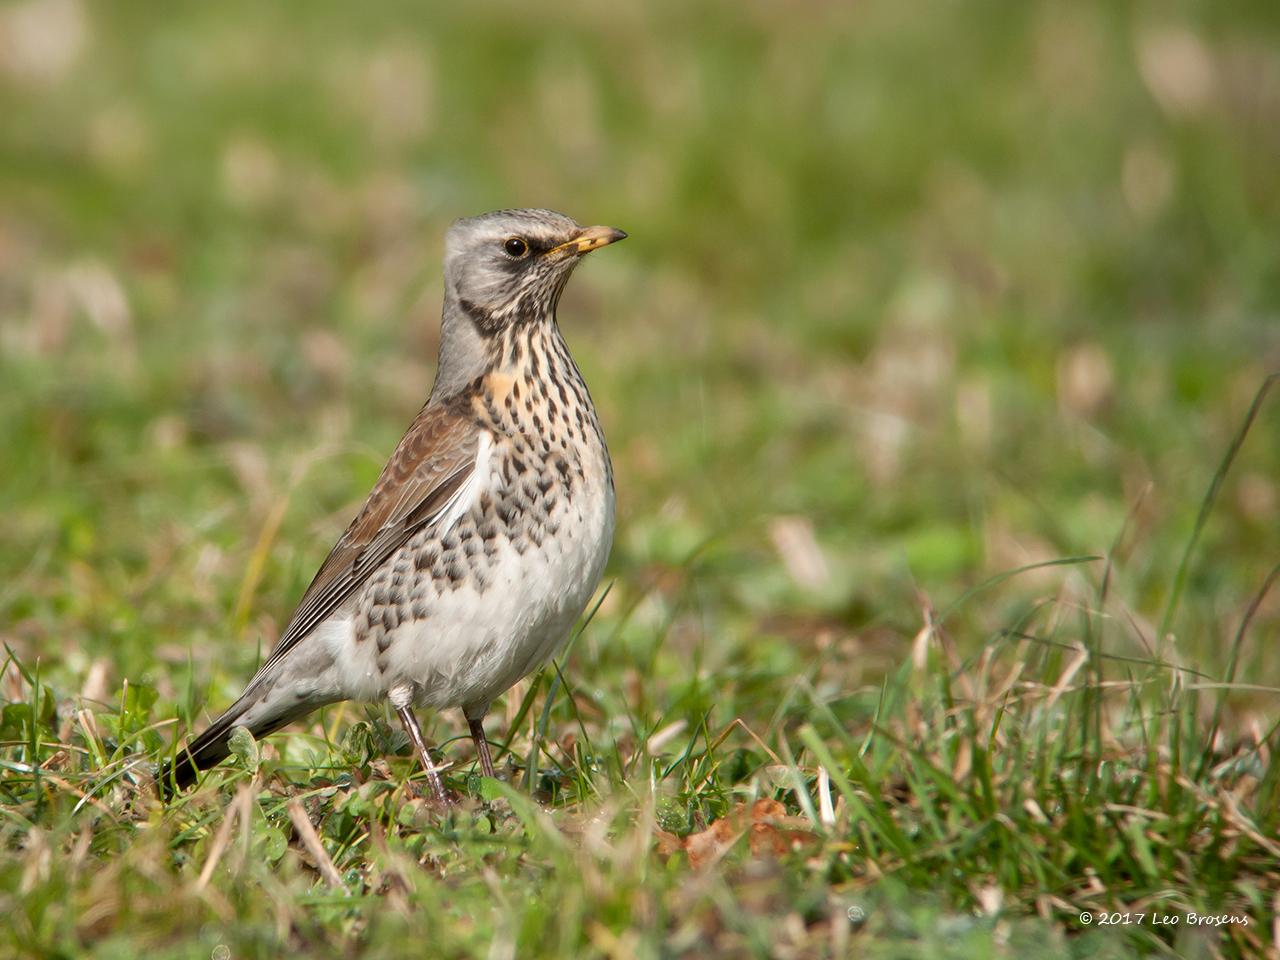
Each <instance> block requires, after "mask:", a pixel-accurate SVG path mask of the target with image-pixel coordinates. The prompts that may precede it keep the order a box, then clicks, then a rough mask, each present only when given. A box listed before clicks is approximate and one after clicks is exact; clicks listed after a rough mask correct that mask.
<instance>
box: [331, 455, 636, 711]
mask: <svg viewBox="0 0 1280 960" xmlns="http://www.w3.org/2000/svg"><path fill="white" fill-rule="evenodd" d="M491 481H493V482H496V479H495V478H491ZM478 489H483V485H482V486H481V487H480V488H478ZM490 489H492V487H490ZM573 493H574V495H573V496H572V497H565V496H560V497H559V498H558V500H557V503H556V506H555V507H554V508H553V509H552V510H551V511H550V512H549V515H548V520H549V521H550V523H552V524H553V525H554V526H555V527H556V531H555V533H554V534H549V535H547V536H545V537H544V538H543V539H542V542H541V543H540V544H539V545H536V546H535V545H533V544H530V545H528V546H527V547H526V549H525V550H524V552H523V553H517V552H516V550H515V549H514V548H513V547H512V546H511V544H510V542H500V543H499V544H498V549H496V550H495V552H494V555H493V557H492V558H491V560H490V561H489V563H488V565H487V568H486V570H485V577H484V582H483V584H480V583H478V582H477V581H476V580H475V579H467V578H464V579H463V580H462V581H461V582H459V583H456V584H451V583H440V582H429V583H427V584H425V586H424V587H420V588H418V589H419V590H420V591H421V598H420V600H419V602H418V603H417V604H410V605H409V606H410V608H416V610H417V611H418V612H420V613H424V614H425V616H421V617H418V616H409V617H406V618H403V619H402V622H400V623H399V625H398V626H397V627H395V629H393V630H390V631H388V632H387V634H386V637H385V640H384V642H383V644H382V647H383V649H382V650H381V651H379V648H378V645H377V644H375V643H373V642H370V641H364V642H360V641H357V640H356V637H355V631H354V630H353V629H352V623H353V621H352V619H351V618H349V617H343V618H339V619H336V620H331V621H329V622H328V623H326V624H324V625H323V626H322V627H321V628H320V630H318V631H317V634H318V635H319V636H321V637H322V638H323V639H324V641H325V644H326V646H327V647H328V649H329V650H330V652H331V653H332V655H333V657H334V665H333V673H332V675H331V676H332V682H333V684H334V685H335V686H336V687H337V688H338V689H339V690H340V691H341V696H343V697H345V698H348V699H356V700H371V701H372V700H380V699H382V698H384V697H386V696H388V694H389V692H390V691H391V690H392V689H395V688H403V687H405V686H408V687H410V688H411V689H412V697H413V700H414V701H415V702H416V703H417V704H418V705H422V706H431V707H434V708H437V709H441V708H445V707H453V706H462V707H464V708H465V709H466V710H467V712H468V714H469V715H471V716H478V715H482V714H483V712H484V710H485V709H487V707H488V705H489V703H490V702H491V701H492V700H493V699H494V698H496V697H498V696H499V695H501V694H502V693H503V692H505V691H506V690H507V689H508V688H509V687H511V685H512V684H514V683H515V682H516V681H517V680H519V679H520V678H521V677H525V676H527V675H529V674H530V673H532V672H533V671H535V670H537V669H538V668H539V667H540V666H542V665H543V664H544V663H545V662H546V661H547V660H549V659H550V658H551V657H552V656H554V655H555V653H556V652H557V651H558V650H559V649H560V648H561V646H562V645H563V643H564V642H565V640H566V639H567V638H568V635H569V632H570V630H571V629H572V627H573V625H574V622H575V621H576V620H577V618H578V617H579V616H580V615H581V613H582V611H583V609H584V608H585V607H586V605H587V602H588V601H589V600H590V599H591V595H592V594H593V593H594V591H595V589H596V586H597V585H598V584H599V582H600V576H601V574H602V573H603V571H604V565H605V561H606V560H607V559H608V556H609V548H610V546H611V544H612V540H613V524H614V517H613V499H614V498H613V490H612V485H611V484H610V483H609V482H608V480H607V479H606V477H605V475H604V472H603V471H600V472H596V471H588V473H587V476H586V477H584V478H583V479H582V481H581V483H580V484H579V485H578V486H577V487H576V488H575V490H574V491H573ZM477 496H478V491H477ZM472 511H473V514H478V511H479V507H478V506H473V507H472ZM463 519H464V520H465V519H466V517H465V516H464V518H463ZM472 519H475V520H478V515H473V517H472ZM438 535H439V533H438V531H432V530H430V529H428V530H424V531H423V532H422V534H421V535H420V536H421V537H432V536H438ZM418 549H421V545H420V542H419V537H415V538H414V540H411V541H410V542H409V543H408V544H406V545H405V547H403V548H402V550H403V551H409V552H412V551H415V550H418ZM392 562H393V563H394V558H393V560H392ZM358 605H359V604H358V601H357V605H356V606H357V607H358Z"/></svg>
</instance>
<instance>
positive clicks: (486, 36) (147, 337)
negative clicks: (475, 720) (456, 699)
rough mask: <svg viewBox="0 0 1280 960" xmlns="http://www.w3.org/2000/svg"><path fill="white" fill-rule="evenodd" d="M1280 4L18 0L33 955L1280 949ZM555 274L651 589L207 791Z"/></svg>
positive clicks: (17, 822) (278, 741)
mask: <svg viewBox="0 0 1280 960" xmlns="http://www.w3.org/2000/svg"><path fill="white" fill-rule="evenodd" d="M1278 38H1280V19H1278V18H1277V16H1276V11H1275V9H1274V5H1273V4H1269V3H1264V2H1254V3H1248V2H1242V3H1238V4H1232V5H1230V6H1229V7H1225V6H1222V5H1218V4H1207V3H1204V4H1201V3H1190V2H1178V3H1173V4H1160V5H1155V4H1130V5H1116V4H1112V3H1106V2H1102V0H1097V2H1093V0H1081V2H1078V3H1073V4H1068V5H1063V4H1057V3H1053V2H1049V0H1045V2H1028V3H1023V4H1016V5H1009V4H998V3H994V2H986V0H978V2H974V3H969V4H944V3H937V4H931V5H928V6H926V7H913V6H910V5H902V4H895V3H892V2H889V0H870V2H864V3H858V4H835V3H816V2H814V3H804V4H799V5H795V4H768V3H751V4H745V5H743V4H728V3H711V4H706V5H695V6H690V5H685V4H677V3H674V2H660V3H656V4H646V5H639V4H636V5H618V4H613V5H610V4H604V3H599V2H594V3H588V2H585V0H569V2H566V3H560V4H555V5H537V4H534V5H529V4H516V3H510V2H497V3H492V4H483V5H472V4H455V5H452V6H423V5H411V4H407V3H388V4H381V5H378V6H377V7H375V8H371V9H363V8H362V9H361V10H360V11H359V12H358V13H357V12H355V10H354V8H352V7H351V6H350V5H347V4H340V3H336V2H315V3H309V4H307V5H305V6H299V5H289V4H286V5H267V4H258V3H250V2H247V0H233V2H227V3H220V4H216V5H200V4H179V5H176V6H173V7H172V8H169V7H166V8H165V9H163V10H160V9H158V8H156V7H155V6H154V5H149V4H145V3H141V2H126V3H120V4H113V5H111V6H110V7H106V6H103V5H94V4H89V3H86V2H84V0H18V2H14V3H7V4H5V5H3V6H0V110H2V111H3V114H4V116H5V121H4V123H3V124H0V382H3V383H4V388H3V389H2V390H0V450H2V451H3V454H2V455H0V462H2V463H3V466H2V467H0V503H2V504H3V505H4V517H3V521H2V522H0V638H2V639H3V641H4V643H5V644H6V650H5V652H4V654H3V657H4V667H3V672H2V675H0V697H3V702H4V706H3V714H2V716H0V814H3V817H2V818H0V912H3V914H4V915H5V916H6V918H7V922H6V924H5V925H4V930H3V931H2V932H0V954H3V955H39V956H66V957H72V956H76V957H79V956H95V957H104V958H105V957H134V956H138V955H139V954H140V953H141V952H142V951H144V950H145V951H146V954H147V955H148V956H152V957H157V958H159V957H171V956H172V957H193V958H194V957H210V956H213V957H224V958H229V957H251V956H263V957H271V956H279V955H280V954H281V953H284V952H287V953H289V954H290V955H294V956H309V955H315V956H329V955H333V954H335V953H337V954H343V955H355V954H361V955H367V956H375V957H377V956H386V957H397V956H403V955H404V953H405V950H406V944H412V945H414V946H415V949H421V946H422V945H423V944H424V943H425V944H430V945H431V948H432V952H433V954H434V955H438V956H441V957H464V956H472V955H482V956H490V957H514V956H521V957H523V956H534V955H537V956H552V957H559V956H563V957H580V956H599V957H633V956H642V957H660V956H661V957H676V956H687V957H697V956H706V955H708V954H711V953H720V954H724V955H728V956H761V957H764V956H776V957H821V956H842V955H847V954H848V955H857V956H868V957H936V958H943V957H946V958H982V957H992V956H1012V957H1017V956H1030V955H1033V956H1037V957H1076V956H1079V957H1086V956H1087V957H1094V956H1103V957H1106V956H1113V957H1122V956H1131V955H1135V954H1138V955H1141V954H1155V955H1173V954H1177V955H1186V956H1196V957H1200V956H1204V957H1212V956H1260V955H1269V956H1273V957H1274V956H1277V953H1276V950H1277V947H1276V940H1277V930H1276V928H1275V926H1274V924H1275V919H1274V918H1275V916H1276V914H1277V912H1278V911H1277V903H1278V900H1277V898H1280V870H1278V869H1277V866H1276V864H1277V862H1278V858H1280V839H1278V836H1277V834H1278V828H1280V764H1277V761H1276V759H1275V750H1276V747H1277V733H1276V723H1277V704H1278V702H1280V660H1277V658H1276V656H1275V650H1276V641H1277V639H1278V637H1277V634H1278V633H1280V589H1274V581H1275V579H1276V578H1277V570H1278V569H1280V568H1278V567H1277V563H1278V562H1280V538H1278V536H1277V531H1280V479H1278V478H1280V442H1277V438H1280V390H1277V389H1269V388H1270V386H1271V384H1273V383H1274V381H1272V380H1269V379H1268V377H1269V376H1271V375H1273V374H1274V373H1275V372H1276V371H1277V370H1280V268H1278V267H1277V256H1276V237H1277V235H1278V231H1277V227H1280V178H1277V177H1275V175H1274V172H1275V169H1276V167H1277V161H1278V160H1280V99H1278V98H1277V94H1276V91H1277V89H1278V88H1280V86H1278V85H1277V82H1276V80H1277V77H1280V53H1278V52H1277V51H1278V50H1280V45H1278V44H1277V39H1278ZM514 205H542V206H549V207H553V208H556V209H560V210H563V211H564V212H566V213H568V214H570V215H572V216H574V217H576V218H578V219H580V220H582V221H584V222H600V223H608V224H612V225H616V226H619V227H622V228H624V229H626V230H627V231H628V232H629V233H630V234H631V236H630V238H629V239H628V240H627V241H626V242H625V243H624V244H621V245H619V246H617V247H612V248H610V249H609V250H608V251H606V252H605V253H602V254H600V255H593V259H592V260H591V261H590V262H588V263H587V264H586V265H585V266H584V268H583V269H582V270H580V271H579V272H578V274H577V276H576V277H575V278H574V281H573V283H572V285H571V289H570V290H569V292H568V294H567V295H566V298H565V301H564V303H563V304H562V307H561V322H562V326H563V328H564V330H565V334H566V337H567V339H568V341H569V343H570V346H571V348H572V349H573V351H574V353H575V355H576V356H577V358H578V360H579V364H580V366H581V367H582V369H583V372H584V374H585V376H586V378H587V380H588V382H589V383H590V386H591V389H592V393H593V396H594V397H595V399H596V402H597V404H598V406H599V408H600V412H601V418H602V421H603V423H604V425H605V429H606V432H607V434H608V437H609V441H610V446H611V450H612V452H613V457H614V463H615V468H616V474H617V479H618V495H619V511H620V513H619V530H618V536H617V542H616V544H615V548H614V552H613V556H612V559H611V562H610V565H609V569H608V571H607V574H606V582H605V584H604V585H602V589H601V591H600V594H599V595H598V598H597V599H598V605H596V606H595V607H594V608H593V615H592V616H591V617H590V618H589V619H587V620H585V621H584V623H583V625H582V626H581V630H580V632H579V633H578V634H577V636H576V637H575V639H574V641H573V643H572V646H571V647H570V648H569V650H568V651H567V652H566V654H565V655H564V656H563V657H562V658H561V659H560V660H559V661H558V664H557V666H556V668H553V669H548V670H547V671H544V672H543V674H541V675H540V676H539V677H537V678H535V679H532V680H531V681H527V682H525V683H523V684H521V685H520V686H519V687H517V688H516V689H515V690H513V691H512V692H511V694H510V695H509V696H508V697H507V698H506V700H505V701H504V702H500V703H499V704H497V705H496V707H495V710H494V713H493V714H492V715H491V719H490V724H489V727H490V731H491V733H492V734H493V735H494V736H495V737H496V739H497V740H498V742H499V743H500V744H503V745H504V747H503V749H501V750H500V751H499V760H500V765H501V767H502V771H503V774H504V778H505V779H504V781H503V782H496V781H489V780H483V779H481V778H478V777H477V776H476V773H475V769H474V765H473V756H472V753H471V750H470V746H469V743H468V741H467V740H466V738H465V736H464V734H465V724H464V723H463V721H462V719H461V717H460V716H457V715H442V716H427V715H424V716H423V721H424V724H425V725H426V727H427V730H428V733H429V735H430V736H431V737H432V738H433V741H434V742H435V743H436V744H437V745H438V746H439V749H440V750H441V752H442V756H443V758H444V759H446V760H448V761H449V762H450V763H451V767H450V770H449V778H450V782H451V784H452V786H453V788H454V789H455V790H456V791H457V792H458V793H459V794H460V795H461V796H462V797H463V798H464V799H463V802H462V803H461V804H460V806H459V808H458V809H457V810H455V811H454V812H452V813H450V814H447V815H441V814H439V813H437V812H435V811H433V810H432V809H431V807H430V806H429V804H428V803H427V802H426V801H425V800H424V799H423V796H424V794H423V783H422V779H421V775H420V774H419V773H418V771H417V768H416V765H415V762H414V760H413V758H412V756H411V754H410V752H409V750H408V749H407V745H406V743H405V740H404V737H403V735H402V734H401V733H400V732H399V730H398V728H397V727H396V726H395V725H394V724H393V723H392V722H390V720H391V718H390V717H389V714H388V712H387V710H385V709H384V708H381V707H369V708H366V707H363V706H357V705H347V706H344V707H335V708H331V709H329V710H326V711H324V712H322V713H319V714H317V715H316V716H315V717H313V718H312V720H311V722H309V723H307V724H302V725H299V726H296V727H294V728H292V729H291V731H290V732H288V733H285V734H281V735H277V736H274V737H271V738H269V739H267V740H266V741H264V742H262V743H254V742H253V741H252V740H247V739H241V740H239V741H238V742H237V755H236V758H235V760H234V762H231V763H229V764H228V765H226V766H225V767H223V768H221V769H219V770H218V771H216V772H213V773H211V774H210V775H209V776H208V777H207V778H205V780H204V781H203V783H202V784H201V786H200V787H199V789H197V790H195V791H194V792H192V793H190V794H187V795H185V796H183V797H182V798H181V799H179V800H178V801H176V802H175V803H173V804H171V805H169V806H167V807H166V806H162V805H161V804H159V802H158V801H156V800H155V799H154V798H153V796H152V794H151V793H150V791H149V789H148V786H147V782H146V781H147V776H148V773H149V770H150V765H151V763H152V762H154V761H155V760H156V759H158V758H161V757H163V756H165V755H167V753H168V752H169V751H170V750H172V749H173V743H174V741H175V738H177V737H179V736H180V735H182V734H183V733H184V732H185V731H187V730H190V729H193V728H199V727H200V726H202V725H203V724H204V723H206V722H207V721H208V719H209V718H210V717H211V716H212V715H213V714H215V713H216V712H217V711H218V710H219V709H221V708H222V707H224V706H226V705H227V704H228V703H230V701H231V700H232V699H233V698H234V696H235V695H236V694H237V693H238V691H239V689H240V687H241V686H242V684H243V683H244V682H245V680H246V679H247V678H248V677H249V676H250V675H251V674H252V672H253V669H254V665H255V664H256V663H257V662H259V661H260V659H261V658H262V656H263V655H264V654H265V652H266V651H267V650H268V649H269V648H270V645H271V644H272V642H273V641H274V639H275V637H276V636H277V635H278V632H279V630H280V628H281V626H282V625H283V622H284V620H285V619H286V618H287V616H288V614H289V613H290V611H291V609H292V604H293V603H294V602H295V601H296V599H297V598H298V597H299V596H300V594H301V592H302V590H303V589H304V588H305V586H306V583H307V582H308V580H309V578H310V576H311V574H312V573H313V572H314V570H315V568H316V566H317V565H318V563H319V562H320V561H321V560H322V559H323V557H324V555H325V553H326V551H327V550H328V547H329V546H330V545H331V543H332V542H333V540H334V539H335V538H336V536H337V535H338V534H339V532H340V531H341V530H342V528H343V526H344V525H345V523H346V522H347V520H348V519H349V517H350V515H351V514H352V512H353V511H354V510H355V509H356V507H357V506H358V504H359V503H360V501H361V499H362V498H363V496H364V494H365V493H366V491H367V489H368V487H369V486H370V485H371V483H372V481H373V479H374V478H375V477H376V475H377V471H378V470H379V468H380V467H381V465H382V462H383V461H384V459H385V457H386V456H387V455H388V453H389V452H390V450H391V449H392V447H393V446H394V444H395V442H396V440H397V438H398V437H399V435H400V432H401V430H403V428H404V426H405V425H406V424H407V423H408V422H409V420H410V419H411V418H412V417H413V415H414V413H415V412H416V411H417V409H418V407H419V405H420V404H421V403H422V401H423V399H424V398H425V396H426V393H427V390H428V389H429V386H430V382H431V376H432V370H433V363H434V355H435V347H436V336H437V324H438V310H439V298H440V280H439V260H440V242H441V238H442V234H443V231H444V230H445V228H446V227H447V225H448V223H449V222H450V220H451V219H452V218H454V217H456V216H460V215H468V214H473V213H478V212H481V211H483V210H486V209H492V208H496V207H503V206H514Z"/></svg>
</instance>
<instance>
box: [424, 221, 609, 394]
mask: <svg viewBox="0 0 1280 960" xmlns="http://www.w3.org/2000/svg"><path fill="white" fill-rule="evenodd" d="M625 236H626V234H625V233H623V232H622V231H621V230H615V229H614V228H613V227H584V226H582V225H581V224H579V223H576V222H575V221H573V220H570V219H569V218H568V217H566V216H564V214H560V213H555V212H554V211H552V210H497V211H495V212H493V213H485V214H481V215H480V216H478V217H468V218H467V219H465V220H459V221H457V222H456V223H454V225H453V226H452V227H451V228H450V229H449V232H448V234H447V235H446V236H445V244H444V311H443V323H442V325H441V330H440V364H439V366H438V367H437V369H436V383H435V386H434V387H433V388H432V391H431V395H432V397H433V398H434V399H441V398H444V397H448V396H451V395H453V394H454V393H456V392H457V391H459V390H461V389H463V388H464V387H465V385H466V384H467V383H468V382H470V381H471V380H472V379H473V378H474V377H476V376H478V375H480V374H481V373H483V372H484V371H485V369H486V368H487V367H488V366H490V365H491V364H492V363H493V362H494V357H495V356H496V355H498V354H497V351H496V350H495V348H498V347H500V345H501V344H502V342H503V340H505V339H506V337H505V336H500V335H502V334H504V333H505V332H507V331H513V334H514V335H519V334H518V332H517V331H519V330H525V331H528V333H529V334H532V332H533V331H536V330H539V329H541V328H542V327H543V325H544V324H546V323H549V322H550V321H551V318H552V317H554V316H555V308H556V302H557V301H558V300H559V299H560V292H561V291H562V290H563V289H564V285H565V283H566V282H567V281H568V279H569V275H570V274H571V273H573V268H574V267H575V266H577V264H578V263H579V261H581V259H582V257H583V255H584V254H587V253H589V252H591V251H592V250H595V249H597V248H598V247H603V246H605V245H606V244H610V243H614V242H616V241H618V240H621V239H622V238H623V237H625Z"/></svg>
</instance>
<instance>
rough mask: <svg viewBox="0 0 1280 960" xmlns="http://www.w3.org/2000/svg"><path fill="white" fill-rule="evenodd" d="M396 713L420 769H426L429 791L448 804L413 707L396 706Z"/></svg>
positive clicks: (442, 784) (441, 803) (442, 804)
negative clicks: (411, 742)
mask: <svg viewBox="0 0 1280 960" xmlns="http://www.w3.org/2000/svg"><path fill="white" fill-rule="evenodd" d="M396 713H398V714H400V722H401V723H403V724H404V728H405V730H406V731H407V732H408V734H409V739H410V740H412V741H413V749H414V750H415V751H416V752H417V754H418V760H419V761H420V762H421V763H422V769H423V770H425V771H427V781H428V782H429V783H430V784H431V792H432V793H434V794H435V795H436V800H437V801H438V802H439V803H440V805H441V806H448V805H449V802H450V801H449V794H447V793H445V791H444V782H443V781H442V780H441V779H440V771H439V770H438V769H437V768H436V765H435V764H434V763H432V762H431V754H429V753H427V743H426V741H425V740H423V739H422V728H421V727H419V726H418V718H417V717H416V716H414V713H413V708H412V707H410V706H408V705H407V704H406V705H405V706H402V707H401V706H397V707H396Z"/></svg>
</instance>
